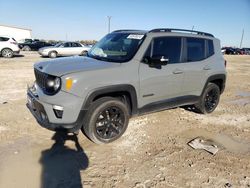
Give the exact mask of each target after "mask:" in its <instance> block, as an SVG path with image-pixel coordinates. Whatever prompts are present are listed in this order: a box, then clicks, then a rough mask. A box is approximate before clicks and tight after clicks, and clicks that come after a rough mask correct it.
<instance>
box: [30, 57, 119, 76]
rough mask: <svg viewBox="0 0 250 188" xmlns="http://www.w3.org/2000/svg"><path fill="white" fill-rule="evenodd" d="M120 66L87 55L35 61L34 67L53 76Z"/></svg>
mask: <svg viewBox="0 0 250 188" xmlns="http://www.w3.org/2000/svg"><path fill="white" fill-rule="evenodd" d="M117 66H120V63H112V62H106V61H100V60H96V59H93V58H89V57H82V56H72V57H64V58H58V59H52V60H48V61H43V62H38V63H35V65H34V68H36V69H38V70H39V71H41V72H45V73H47V74H50V75H54V76H63V75H66V74H70V73H75V72H81V71H89V70H95V69H106V68H111V67H117Z"/></svg>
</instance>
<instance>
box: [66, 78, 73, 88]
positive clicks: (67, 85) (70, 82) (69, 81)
mask: <svg viewBox="0 0 250 188" xmlns="http://www.w3.org/2000/svg"><path fill="white" fill-rule="evenodd" d="M72 85H73V80H72V79H71V78H67V79H66V90H70V89H71V88H72Z"/></svg>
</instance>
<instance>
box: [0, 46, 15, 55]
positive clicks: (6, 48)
mask: <svg viewBox="0 0 250 188" xmlns="http://www.w3.org/2000/svg"><path fill="white" fill-rule="evenodd" d="M4 50H11V51H12V52H13V50H12V49H11V48H8V47H5V48H3V49H2V50H1V54H2V52H3V51H4Z"/></svg>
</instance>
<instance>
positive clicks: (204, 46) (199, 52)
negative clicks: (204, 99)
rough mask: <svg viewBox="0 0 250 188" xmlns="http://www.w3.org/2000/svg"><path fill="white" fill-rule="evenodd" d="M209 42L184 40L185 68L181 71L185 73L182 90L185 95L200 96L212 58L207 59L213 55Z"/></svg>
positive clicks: (194, 39) (193, 39) (201, 39)
mask: <svg viewBox="0 0 250 188" xmlns="http://www.w3.org/2000/svg"><path fill="white" fill-rule="evenodd" d="M211 42H212V40H208V39H203V38H194V37H185V38H184V44H185V45H184V54H185V55H184V61H185V66H184V67H183V70H184V72H185V73H184V83H183V88H182V89H183V92H185V94H186V95H195V96H200V95H201V92H202V90H203V87H204V85H205V83H206V79H207V77H208V76H207V74H208V72H209V70H210V69H211V66H210V65H211V63H212V61H213V60H212V59H213V58H209V57H210V56H212V55H213V54H214V49H213V43H211ZM211 45H212V46H211ZM209 49H210V51H209Z"/></svg>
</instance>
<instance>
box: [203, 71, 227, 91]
mask: <svg viewBox="0 0 250 188" xmlns="http://www.w3.org/2000/svg"><path fill="white" fill-rule="evenodd" d="M215 80H222V85H221V88H220V93H221V94H222V93H223V92H224V90H225V86H226V75H225V74H216V75H212V76H210V77H208V79H207V81H206V84H205V86H204V88H203V90H202V93H203V92H204V90H205V89H206V87H207V85H208V83H209V82H213V81H215Z"/></svg>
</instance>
